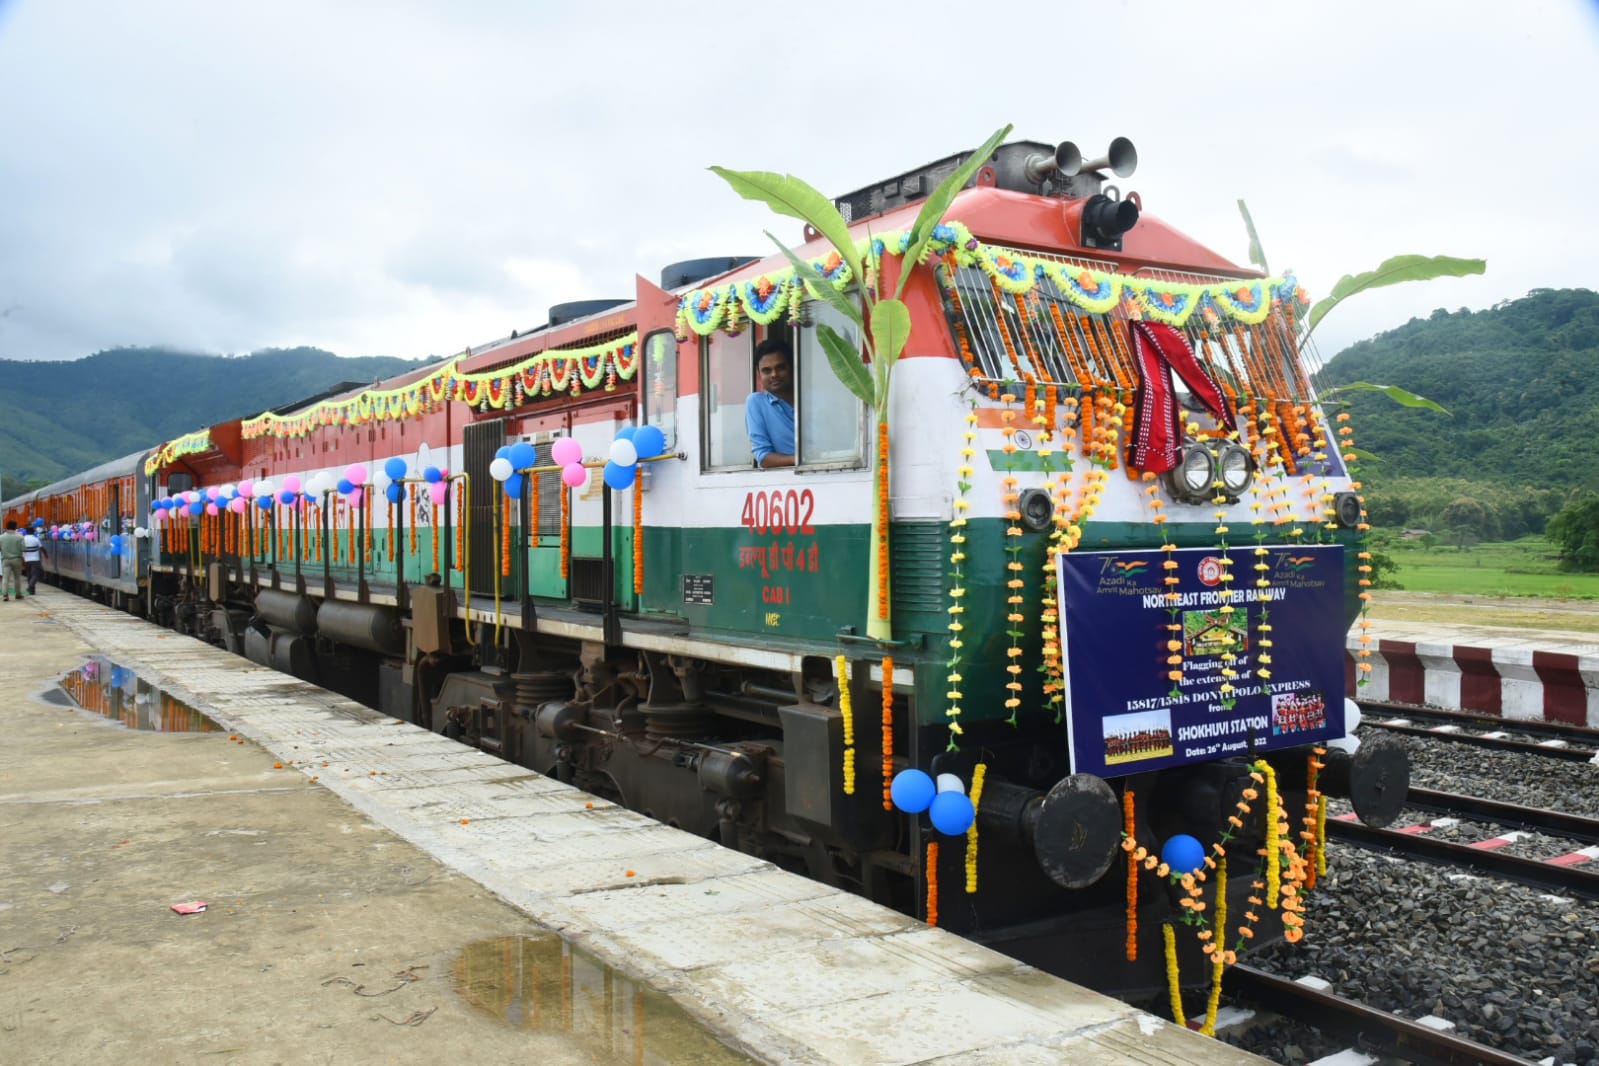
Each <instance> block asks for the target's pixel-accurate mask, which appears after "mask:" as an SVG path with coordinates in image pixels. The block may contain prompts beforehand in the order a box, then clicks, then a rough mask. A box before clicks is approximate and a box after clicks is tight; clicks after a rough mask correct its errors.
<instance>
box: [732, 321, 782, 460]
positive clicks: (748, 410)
mask: <svg viewBox="0 0 1599 1066" xmlns="http://www.w3.org/2000/svg"><path fill="white" fill-rule="evenodd" d="M755 376H756V380H757V381H758V382H759V384H760V391H759V392H756V393H754V394H752V395H751V396H750V399H749V404H748V405H747V406H746V407H745V408H744V429H745V432H747V433H748V434H749V438H750V450H751V452H752V453H753V454H754V457H755V465H756V466H757V467H760V468H761V469H763V470H764V469H769V468H771V467H774V466H793V465H794V356H793V353H792V352H791V351H790V350H789V346H788V343H787V342H786V341H784V340H782V339H781V338H779V337H775V336H774V337H768V338H766V339H765V340H764V341H762V342H761V343H760V344H759V345H758V346H756V348H755Z"/></svg>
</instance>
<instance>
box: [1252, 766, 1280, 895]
mask: <svg viewBox="0 0 1599 1066" xmlns="http://www.w3.org/2000/svg"><path fill="white" fill-rule="evenodd" d="M1255 769H1256V770H1258V771H1259V772H1260V773H1261V774H1262V775H1263V776H1264V777H1265V778H1266V843H1265V856H1266V906H1268V907H1271V908H1273V909H1275V908H1276V906H1277V898H1278V892H1279V891H1280V890H1281V886H1282V878H1281V871H1280V870H1279V869H1278V864H1277V861H1276V856H1277V851H1278V848H1279V845H1280V844H1281V843H1282V838H1281V835H1280V832H1279V826H1278V823H1277V807H1278V805H1279V797H1278V795H1277V771H1275V770H1273V769H1272V768H1271V763H1269V762H1267V761H1266V760H1265V759H1258V760H1256V762H1255Z"/></svg>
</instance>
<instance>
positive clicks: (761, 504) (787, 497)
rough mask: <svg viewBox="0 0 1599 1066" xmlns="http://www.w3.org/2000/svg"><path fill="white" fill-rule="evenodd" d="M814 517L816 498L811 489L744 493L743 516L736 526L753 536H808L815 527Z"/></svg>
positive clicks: (814, 530)
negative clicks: (753, 534) (812, 523)
mask: <svg viewBox="0 0 1599 1066" xmlns="http://www.w3.org/2000/svg"><path fill="white" fill-rule="evenodd" d="M815 513H816V495H815V494H814V493H812V492H811V490H810V489H771V490H770V491H766V492H746V493H745V494H744V513H743V514H741V515H740V516H739V519H738V520H739V524H740V525H742V526H744V527H745V528H746V529H748V530H750V531H751V532H753V533H756V534H760V535H765V534H768V533H772V534H776V533H787V534H789V535H790V536H793V535H794V534H797V533H798V534H811V533H815V532H816V527H815V526H813V525H811V518H812V516H813V515H814V514H815Z"/></svg>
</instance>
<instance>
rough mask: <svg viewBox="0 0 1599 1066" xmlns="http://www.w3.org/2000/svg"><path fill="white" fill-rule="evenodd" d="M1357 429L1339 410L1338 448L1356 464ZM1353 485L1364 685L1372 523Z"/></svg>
mask: <svg viewBox="0 0 1599 1066" xmlns="http://www.w3.org/2000/svg"><path fill="white" fill-rule="evenodd" d="M1354 434H1355V431H1354V430H1353V429H1352V428H1350V425H1349V412H1348V411H1339V412H1338V451H1339V452H1340V453H1342V455H1343V457H1344V462H1345V463H1349V464H1353V463H1354V461H1355V460H1356V459H1357V458H1359V456H1358V455H1357V454H1356V452H1355V440H1354ZM1349 473H1350V475H1351V477H1353V476H1354V475H1356V474H1358V473H1359V471H1358V470H1356V469H1355V467H1354V466H1352V465H1351V466H1350V467H1349ZM1349 487H1350V488H1352V489H1354V490H1355V499H1356V500H1358V501H1359V502H1360V522H1359V523H1358V524H1357V525H1356V526H1355V529H1356V530H1357V531H1358V532H1359V533H1360V552H1359V555H1358V558H1359V559H1360V568H1359V573H1360V650H1358V651H1357V652H1355V670H1356V672H1357V673H1358V675H1359V676H1358V677H1356V679H1355V687H1356V688H1364V687H1365V686H1366V685H1368V684H1370V682H1371V677H1370V674H1371V618H1370V617H1369V615H1370V611H1371V575H1372V566H1371V544H1370V533H1371V525H1370V523H1368V522H1367V521H1366V497H1365V496H1364V495H1363V494H1361V491H1360V490H1361V484H1360V482H1358V481H1353V480H1352V481H1350V483H1349Z"/></svg>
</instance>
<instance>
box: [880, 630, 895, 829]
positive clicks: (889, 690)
mask: <svg viewBox="0 0 1599 1066" xmlns="http://www.w3.org/2000/svg"><path fill="white" fill-rule="evenodd" d="M893 784H894V660H893V659H892V658H890V657H889V656H887V655H885V656H883V810H885V811H891V810H893V809H894V797H893V795H892V794H891V791H890V790H891V788H892V786H893Z"/></svg>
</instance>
